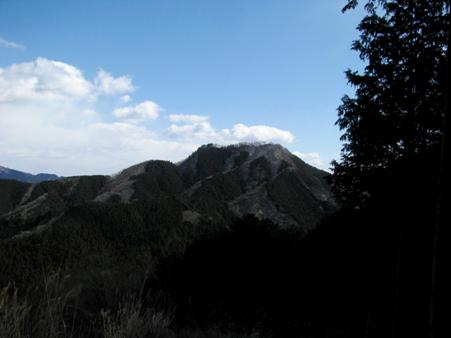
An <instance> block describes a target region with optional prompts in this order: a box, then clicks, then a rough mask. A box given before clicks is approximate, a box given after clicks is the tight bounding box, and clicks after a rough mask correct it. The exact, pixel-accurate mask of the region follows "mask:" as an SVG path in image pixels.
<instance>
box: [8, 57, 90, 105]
mask: <svg viewBox="0 0 451 338" xmlns="http://www.w3.org/2000/svg"><path fill="white" fill-rule="evenodd" d="M94 98H95V90H94V86H93V84H92V83H91V82H90V81H88V80H87V79H85V77H84V76H83V73H82V72H81V71H80V70H79V69H77V68H76V67H74V66H71V65H68V64H66V63H63V62H58V61H52V60H47V59H44V58H37V59H36V60H35V61H32V62H25V63H19V64H13V65H11V66H9V67H7V68H0V102H24V101H42V102H45V101H51V102H56V101H64V102H67V101H68V100H70V101H74V100H92V99H94Z"/></svg>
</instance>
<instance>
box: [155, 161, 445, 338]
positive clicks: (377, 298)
mask: <svg viewBox="0 0 451 338" xmlns="http://www.w3.org/2000/svg"><path fill="white" fill-rule="evenodd" d="M438 157H439V156H438V154H437V153H435V154H434V153H428V154H424V155H419V156H418V157H417V159H416V160H415V161H414V160H409V161H408V162H405V163H399V165H398V167H397V168H392V170H390V171H387V172H386V176H384V177H380V181H379V184H378V187H379V190H380V191H378V195H375V196H374V197H373V198H371V200H369V201H368V202H367V205H366V206H365V207H364V208H361V209H354V208H343V209H341V210H340V211H339V212H337V213H336V214H335V215H333V216H331V217H329V218H328V219H326V220H324V222H323V223H322V224H321V225H320V226H319V227H318V228H317V229H315V230H314V231H312V232H311V233H309V234H308V235H307V236H304V235H303V234H302V233H298V232H296V231H294V230H292V229H285V230H283V229H280V228H279V227H276V226H274V225H272V224H270V223H269V222H266V221H263V222H262V221H259V220H257V219H255V218H253V217H247V218H245V219H243V220H238V221H237V222H235V223H234V224H233V225H232V226H231V228H230V229H229V230H224V231H221V232H216V233H214V234H210V235H208V236H206V237H204V238H203V239H201V240H198V241H195V242H194V243H193V244H192V245H191V246H189V247H188V248H187V250H186V252H185V254H184V255H183V256H181V257H180V256H169V257H167V258H165V259H163V260H162V261H161V262H160V264H159V265H158V267H157V274H156V277H155V278H152V279H150V280H149V281H148V283H147V288H148V289H149V290H151V291H150V294H151V295H152V292H154V293H155V292H156V294H161V293H160V292H163V293H164V294H166V295H167V296H168V297H169V299H170V303H171V304H172V305H173V306H174V307H175V308H176V309H177V310H176V312H175V320H174V323H175V325H179V326H181V327H185V326H191V327H199V326H200V327H211V326H219V327H221V328H223V329H224V330H227V329H230V328H234V329H239V330H242V331H243V332H248V331H249V330H250V329H252V328H259V330H260V331H261V332H263V333H267V334H268V335H269V334H270V335H272V336H276V337H323V336H324V337H326V336H332V337H391V336H394V337H426V336H427V334H428V328H429V301H430V282H431V263H432V236H433V233H432V232H433V226H432V225H433V220H434V213H435V200H434V198H433V196H435V195H436V189H437V186H436V182H437V171H436V168H437V167H436V165H437V162H438ZM434 163H435V164H436V165H433V164H434ZM152 298H153V297H152V296H150V299H152ZM442 305H445V304H442ZM445 319H446V318H442V320H445ZM445 323H446V322H443V324H445Z"/></svg>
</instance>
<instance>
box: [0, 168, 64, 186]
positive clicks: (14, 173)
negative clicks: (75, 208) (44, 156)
mask: <svg viewBox="0 0 451 338" xmlns="http://www.w3.org/2000/svg"><path fill="white" fill-rule="evenodd" d="M58 178H59V176H57V175H54V174H45V173H40V174H37V175H33V174H30V173H26V172H23V171H18V170H14V169H9V168H5V167H2V166H0V179H3V180H17V181H21V182H27V183H39V182H42V181H52V180H56V179H58Z"/></svg>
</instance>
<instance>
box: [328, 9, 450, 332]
mask: <svg viewBox="0 0 451 338" xmlns="http://www.w3.org/2000/svg"><path fill="white" fill-rule="evenodd" d="M357 5H358V0H348V3H347V5H346V6H345V7H344V9H343V11H347V10H349V9H353V8H355V7H356V6H357ZM365 9H366V11H367V16H366V17H365V18H364V19H363V20H362V21H361V23H360V25H359V27H358V28H359V30H360V32H361V36H360V39H359V40H357V41H355V42H354V44H353V49H354V50H356V51H357V52H359V53H360V57H361V59H362V60H364V61H366V63H367V64H366V67H365V70H364V71H363V73H359V72H353V71H350V70H348V71H347V72H346V76H347V78H348V81H349V83H351V84H352V85H353V86H355V87H356V93H355V96H354V97H350V96H345V97H344V98H343V103H342V105H341V106H340V107H339V109H338V113H339V118H338V121H337V124H338V125H339V127H340V128H341V129H342V130H344V134H343V136H342V140H343V141H344V146H343V149H342V158H341V161H340V162H339V163H338V162H334V163H333V166H334V175H333V183H334V188H335V190H336V191H337V192H338V194H339V196H340V197H342V199H343V200H344V202H345V204H347V205H349V206H353V207H365V205H366V203H367V202H368V201H369V200H370V199H371V198H374V196H375V195H378V194H379V198H380V197H381V194H380V192H381V190H384V188H387V186H386V185H385V186H384V184H383V183H384V182H383V180H384V179H385V178H386V176H387V173H390V172H391V170H392V169H393V168H394V166H395V165H396V163H397V162H399V161H400V160H406V159H407V160H410V159H413V158H415V157H417V156H418V154H421V153H428V152H429V153H431V150H433V149H434V148H435V149H438V148H439V145H440V144H441V151H440V153H441V155H440V156H439V157H440V161H438V162H437V169H438V170H437V171H438V190H437V193H436V194H435V195H432V196H430V197H432V198H435V199H436V212H435V226H434V231H433V245H432V246H433V250H432V255H431V256H432V282H431V301H430V323H429V325H430V329H429V336H430V337H431V338H433V337H436V336H437V323H436V321H437V319H436V318H437V311H438V310H437V303H438V299H439V296H438V291H437V279H438V275H439V274H440V273H443V272H440V268H439V267H438V266H439V265H440V264H442V265H443V262H441V260H440V256H442V257H443V256H444V255H443V250H444V249H443V244H442V243H441V242H442V241H443V238H441V237H443V234H444V230H445V229H444V227H443V225H444V224H445V223H446V222H447V219H449V212H448V211H447V208H446V206H445V204H446V203H447V202H449V190H448V189H449V177H448V174H447V172H448V171H449V109H450V108H449V95H450V85H449V71H450V67H449V65H448V63H449V61H448V60H449V57H450V55H449V54H450V51H449V47H448V46H449V41H451V30H450V1H449V0H441V1H439V0H367V1H366V4H365ZM431 165H433V164H432V163H431ZM381 186H382V187H381ZM386 190H387V189H386ZM418 196H420V195H417V197H418ZM422 198H424V196H423V197H422ZM445 214H446V215H445ZM430 218H431V221H430V222H429V223H430V225H432V224H433V223H434V222H433V220H432V218H433V217H432V216H431V217H430ZM399 234H400V235H399V238H400V240H399V244H398V257H399V259H401V256H403V255H402V253H401V247H402V245H403V244H402V241H403V231H402V227H401V230H400V233H399ZM439 263H440V264H439ZM397 266H398V267H397V273H396V275H397V276H400V275H401V274H400V271H399V269H400V266H401V263H400V261H398V263H397ZM442 269H443V268H442ZM397 284H398V283H397ZM442 284H443V283H442ZM439 286H440V285H439ZM398 287H399V286H398ZM442 287H443V285H442ZM396 294H399V290H397V292H396ZM398 302H399V299H398V298H397V296H395V304H396V303H398ZM395 308H396V306H395ZM393 334H394V335H396V329H395V330H394V331H393Z"/></svg>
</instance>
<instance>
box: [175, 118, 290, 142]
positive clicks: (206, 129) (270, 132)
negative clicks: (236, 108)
mask: <svg viewBox="0 0 451 338" xmlns="http://www.w3.org/2000/svg"><path fill="white" fill-rule="evenodd" d="M183 116H190V115H183ZM172 120H173V121H174V119H172ZM175 120H176V121H177V122H180V121H190V120H192V121H195V120H196V119H188V118H187V119H179V118H177V119H175ZM167 132H168V134H169V135H170V136H172V137H174V138H178V139H181V140H183V139H185V140H193V139H194V140H198V141H199V142H207V143H208V142H215V143H220V144H229V143H237V142H244V141H248V142H254V141H259V142H280V143H291V142H293V140H294V136H293V134H292V133H290V132H289V131H286V130H281V129H278V128H274V127H269V126H264V125H255V126H246V125H244V124H242V123H238V124H235V125H234V126H233V127H232V129H221V130H216V129H215V128H214V127H213V126H212V125H211V123H210V122H209V121H208V118H205V119H199V122H194V123H186V124H172V125H171V126H169V128H168V129H167Z"/></svg>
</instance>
